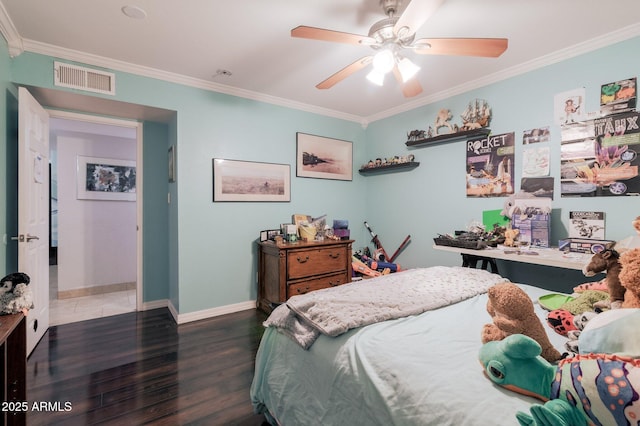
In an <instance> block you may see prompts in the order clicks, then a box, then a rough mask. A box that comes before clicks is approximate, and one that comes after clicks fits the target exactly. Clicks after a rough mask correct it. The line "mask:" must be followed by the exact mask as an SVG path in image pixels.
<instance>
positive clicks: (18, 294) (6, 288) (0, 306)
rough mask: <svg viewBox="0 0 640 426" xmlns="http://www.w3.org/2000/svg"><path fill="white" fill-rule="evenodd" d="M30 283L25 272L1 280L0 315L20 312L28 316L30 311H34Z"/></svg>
mask: <svg viewBox="0 0 640 426" xmlns="http://www.w3.org/2000/svg"><path fill="white" fill-rule="evenodd" d="M30 281H31V279H30V278H29V275H27V274H25V273H23V272H15V273H13V274H9V275H7V276H6V277H4V278H2V280H0V315H11V314H17V313H18V312H22V313H23V314H25V315H27V313H28V312H29V309H33V293H32V292H31V288H29V286H28V284H29V282H30Z"/></svg>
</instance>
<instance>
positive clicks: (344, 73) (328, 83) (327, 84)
mask: <svg viewBox="0 0 640 426" xmlns="http://www.w3.org/2000/svg"><path fill="white" fill-rule="evenodd" d="M372 60H373V56H365V57H364V58H360V59H358V60H357V61H355V62H353V63H352V64H350V65H347V66H346V67H344V68H342V69H341V70H340V71H338V72H337V73H335V74H333V75H332V76H331V77H329V78H327V79H326V80H324V81H322V82H320V83H318V84H317V85H316V87H317V88H318V89H330V88H332V87H333V86H335V85H336V84H337V83H340V82H341V81H342V80H344V79H345V78H347V77H349V76H350V75H351V74H353V73H354V72H356V71H360V70H361V69H362V68H364V67H366V66H367V65H369V64H370V63H371V61H372Z"/></svg>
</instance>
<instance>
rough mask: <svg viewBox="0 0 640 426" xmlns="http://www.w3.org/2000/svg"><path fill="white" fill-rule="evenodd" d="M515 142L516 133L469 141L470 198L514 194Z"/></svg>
mask: <svg viewBox="0 0 640 426" xmlns="http://www.w3.org/2000/svg"><path fill="white" fill-rule="evenodd" d="M514 141H515V133H514V132H511V133H503V134H500V135H489V136H485V137H483V138H480V139H472V140H469V141H467V145H466V150H467V197H506V196H508V195H510V194H513V192H514V189H513V188H514V174H515V173H514V170H513V167H514V151H515V143H514Z"/></svg>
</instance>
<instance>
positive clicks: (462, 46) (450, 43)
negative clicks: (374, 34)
mask: <svg viewBox="0 0 640 426" xmlns="http://www.w3.org/2000/svg"><path fill="white" fill-rule="evenodd" d="M413 45H414V46H415V49H414V50H415V52H416V53H420V54H423V55H462V56H483V57H489V58H497V57H498V56H500V55H502V53H503V52H504V51H505V50H507V46H508V45H509V40H508V39H506V38H422V39H420V40H416V41H415V42H414V43H413ZM428 46H431V47H428Z"/></svg>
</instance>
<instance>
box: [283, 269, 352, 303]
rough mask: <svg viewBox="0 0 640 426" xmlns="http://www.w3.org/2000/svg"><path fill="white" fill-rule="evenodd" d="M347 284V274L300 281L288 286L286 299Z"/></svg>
mask: <svg viewBox="0 0 640 426" xmlns="http://www.w3.org/2000/svg"><path fill="white" fill-rule="evenodd" d="M348 282H349V279H348V277H347V274H345V273H340V274H335V275H329V276H327V277H322V278H316V279H313V280H308V281H302V282H298V283H296V284H290V285H289V289H288V294H287V297H288V298H289V297H291V296H295V295H298V294H305V293H308V292H310V291H314V290H320V289H323V288H328V287H336V286H339V285H342V284H346V283H348Z"/></svg>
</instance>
